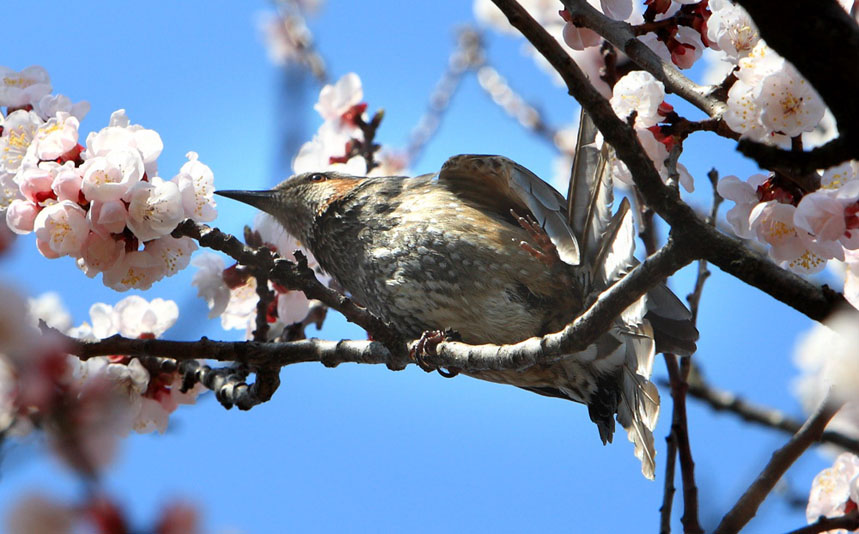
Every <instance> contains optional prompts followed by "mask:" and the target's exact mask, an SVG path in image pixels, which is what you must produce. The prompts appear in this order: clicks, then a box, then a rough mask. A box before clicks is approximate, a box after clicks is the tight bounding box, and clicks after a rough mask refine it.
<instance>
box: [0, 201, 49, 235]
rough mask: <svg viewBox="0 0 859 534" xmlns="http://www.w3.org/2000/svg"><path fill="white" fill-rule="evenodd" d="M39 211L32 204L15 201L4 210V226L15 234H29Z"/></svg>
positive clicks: (37, 207)
mask: <svg viewBox="0 0 859 534" xmlns="http://www.w3.org/2000/svg"><path fill="white" fill-rule="evenodd" d="M40 209H41V208H39V206H37V205H36V204H35V203H34V202H31V201H29V200H21V199H15V200H13V201H12V203H11V204H9V207H8V208H7V209H6V225H7V226H8V227H9V229H10V230H12V231H13V232H15V233H16V234H19V235H23V234H29V233H30V232H32V231H33V224H34V223H35V221H36V215H38V214H39V210H40Z"/></svg>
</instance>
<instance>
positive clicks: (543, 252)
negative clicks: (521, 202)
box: [510, 209, 558, 266]
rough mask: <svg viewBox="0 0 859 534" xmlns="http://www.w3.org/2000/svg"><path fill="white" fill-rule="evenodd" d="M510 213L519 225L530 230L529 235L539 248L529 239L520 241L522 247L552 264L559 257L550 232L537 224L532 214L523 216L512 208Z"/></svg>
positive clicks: (539, 258) (544, 261) (545, 262)
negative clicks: (528, 240) (529, 241)
mask: <svg viewBox="0 0 859 534" xmlns="http://www.w3.org/2000/svg"><path fill="white" fill-rule="evenodd" d="M510 215H512V216H513V218H514V219H516V222H518V223H519V226H521V227H522V229H524V230H525V231H526V232H528V235H529V236H531V239H533V240H534V242H535V243H536V244H537V246H538V247H539V249H537V248H534V247H533V246H532V245H531V244H530V243H528V242H527V241H522V242H520V243H519V246H520V247H522V249H523V250H524V251H525V252H527V253H528V254H530V255H532V256H534V257H535V258H537V259H538V260H540V261H541V262H543V263H544V264H546V265H548V266H552V265H553V264H554V263H555V262H556V261H557V259H558V248H557V247H556V246H555V244H554V243H552V239H551V238H550V237H549V234H547V233H546V231H545V230H543V228H542V227H541V226H540V225H539V224H537V221H535V220H534V218H533V217H531V215H526V216H525V217H522V216H521V215H519V214H517V213H516V212H515V211H514V210H512V209H511V210H510Z"/></svg>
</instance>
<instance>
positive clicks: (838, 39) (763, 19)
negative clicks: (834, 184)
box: [738, 0, 859, 171]
mask: <svg viewBox="0 0 859 534" xmlns="http://www.w3.org/2000/svg"><path fill="white" fill-rule="evenodd" d="M738 3H739V4H740V5H742V6H743V7H744V8H745V9H746V11H748V13H749V15H751V17H752V19H754V21H755V24H756V25H757V27H758V30H759V31H760V34H761V37H762V38H763V39H764V40H765V41H766V42H767V44H768V45H769V46H771V47H772V49H773V50H775V51H776V52H778V53H779V54H780V55H781V56H783V57H784V58H786V59H787V60H788V61H790V62H791V63H792V64H793V65H794V66H795V67H796V68H797V70H798V71H799V72H800V73H801V74H802V75H803V76H804V77H805V78H806V79H807V80H809V81H810V82H811V83H812V84H813V85H814V88H815V89H816V90H817V92H818V93H819V94H820V96H821V97H822V98H823V100H824V102H826V105H827V106H828V107H829V109H831V110H832V114H833V115H834V116H835V120H836V122H837V123H838V131H839V132H840V134H841V138H840V139H839V140H837V141H833V142H831V143H829V144H828V145H824V146H823V147H820V148H819V149H816V150H814V151H811V152H809V153H807V155H794V156H790V155H789V153H786V152H784V153H782V152H783V151H779V152H776V151H774V150H766V151H761V152H760V155H761V156H764V155H765V157H766V158H767V161H772V160H773V158H776V157H784V158H786V159H783V160H781V159H780V160H777V161H780V162H782V164H784V163H785V162H786V163H787V164H789V165H791V166H794V167H804V170H805V171H810V170H814V169H815V168H825V167H831V166H833V165H837V164H839V163H841V162H842V161H845V160H847V159H852V158H857V157H859V142H857V137H859V128H857V124H859V100H857V99H856V98H849V97H848V98H845V95H855V94H859V69H856V68H855V66H856V65H859V27H857V25H856V21H855V20H853V18H852V17H851V16H850V15H849V14H848V13H847V12H845V11H844V9H842V8H841V6H840V5H838V2H836V1H835V0H818V1H816V2H808V1H805V0H784V1H782V2H779V4H778V9H774V8H773V3H772V2H769V1H766V0H738ZM797 15H799V16H797ZM798 36H813V39H814V41H813V42H814V46H809V43H808V40H807V39H800V38H797V37H798ZM750 146H752V145H751V144H749V143H746V144H745V146H744V147H743V146H741V149H744V148H745V150H748V149H749V147H750ZM745 150H744V153H747V152H746V151H745ZM755 159H756V160H757V158H755ZM812 160H813V161H814V163H812ZM759 162H760V161H759Z"/></svg>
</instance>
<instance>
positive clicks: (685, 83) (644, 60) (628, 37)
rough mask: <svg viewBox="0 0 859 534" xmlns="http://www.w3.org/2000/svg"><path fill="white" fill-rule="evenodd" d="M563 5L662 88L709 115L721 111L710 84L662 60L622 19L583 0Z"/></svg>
mask: <svg viewBox="0 0 859 534" xmlns="http://www.w3.org/2000/svg"><path fill="white" fill-rule="evenodd" d="M563 4H564V7H566V8H567V11H569V12H570V16H571V19H572V21H573V23H575V24H576V25H577V26H584V27H586V28H589V29H591V30H593V31H595V32H597V33H598V34H600V35H601V36H602V37H603V38H604V39H605V40H607V41H608V42H610V43H611V44H613V45H614V46H615V47H617V49H618V50H621V51H623V53H624V54H626V55H627V57H629V59H631V60H632V61H634V62H635V63H636V64H637V65H638V66H639V67H641V68H643V69H644V70H646V71H647V72H649V73H650V74H652V75H653V76H654V77H655V78H656V79H657V80H659V81H661V82H662V83H663V84H665V89H666V90H667V91H669V92H671V93H675V94H677V95H678V96H680V97H681V98H683V99H684V100H686V101H688V102H690V103H691V104H692V105H694V106H695V107H697V108H698V109H700V110H701V111H703V112H704V113H706V114H707V115H709V116H710V117H714V118H718V117H720V116H721V115H722V113H724V111H725V104H724V103H723V102H721V101H719V100H717V99H716V98H714V97H712V96H711V95H710V88H709V87H703V86H700V85H698V84H696V83H695V82H693V81H692V80H690V79H689V78H687V77H686V76H684V75H683V73H681V72H680V70H679V69H678V68H677V67H675V66H674V65H672V64H671V63H666V62H665V61H663V60H662V58H660V57H659V56H657V55H656V53H655V52H654V51H653V50H651V49H650V48H648V47H647V45H645V44H644V43H642V42H641V41H639V40H638V39H636V37H635V32H634V28H633V27H632V26H631V25H630V24H628V23H626V22H623V21H619V20H614V19H611V18H609V17H606V16H605V15H603V14H602V13H600V12H599V11H597V10H596V8H594V7H593V6H591V5H590V4H589V3H588V2H587V1H585V0H563Z"/></svg>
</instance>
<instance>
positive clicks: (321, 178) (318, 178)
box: [310, 173, 328, 182]
mask: <svg viewBox="0 0 859 534" xmlns="http://www.w3.org/2000/svg"><path fill="white" fill-rule="evenodd" d="M327 179H328V177H327V176H325V175H324V174H319V173H317V174H311V175H310V181H311V182H324V181H325V180H327Z"/></svg>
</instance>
